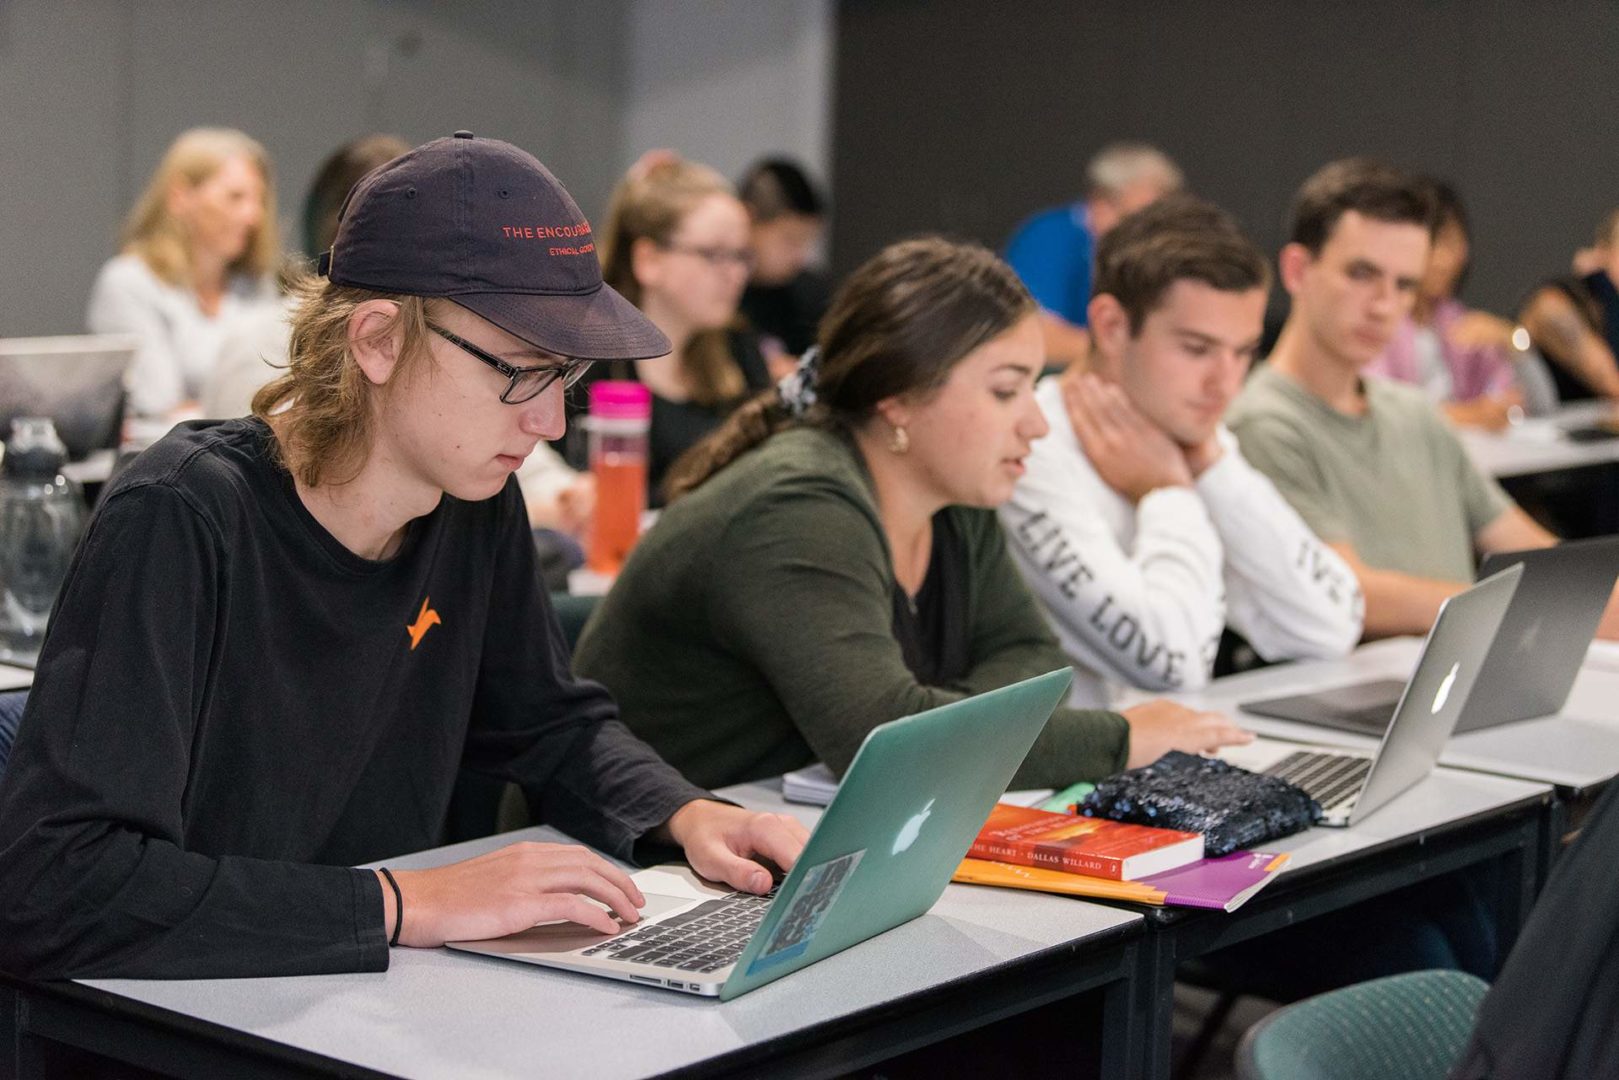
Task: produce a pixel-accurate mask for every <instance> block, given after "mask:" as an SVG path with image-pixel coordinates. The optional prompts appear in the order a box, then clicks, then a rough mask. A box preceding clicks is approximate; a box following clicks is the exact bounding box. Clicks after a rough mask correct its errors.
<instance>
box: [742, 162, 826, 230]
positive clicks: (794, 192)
mask: <svg viewBox="0 0 1619 1080" xmlns="http://www.w3.org/2000/svg"><path fill="white" fill-rule="evenodd" d="M736 193H737V197H738V198H740V199H741V200H742V202H743V205H745V206H746V207H747V208H748V212H749V213H750V214H752V215H753V220H755V221H770V220H772V219H773V218H778V217H781V216H782V215H783V214H802V215H803V216H805V217H820V216H821V215H822V214H823V213H825V211H826V200H825V199H823V198H822V197H821V193H820V192H819V191H818V190H816V187H815V184H814V183H813V182H811V180H810V178H809V174H808V173H806V172H805V171H804V170H803V169H802V168H800V167H799V166H798V164H797V163H796V162H793V161H788V160H787V159H786V158H766V159H765V160H763V161H758V162H755V163H754V165H753V167H752V168H750V169H749V170H748V171H747V172H746V173H744V174H743V176H742V182H741V183H739V184H737V186H736Z"/></svg>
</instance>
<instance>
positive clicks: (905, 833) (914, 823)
mask: <svg viewBox="0 0 1619 1080" xmlns="http://www.w3.org/2000/svg"><path fill="white" fill-rule="evenodd" d="M935 801H936V800H934V799H929V800H928V804H927V805H926V806H924V807H922V812H921V813H919V814H913V815H912V816H911V819H910V820H909V821H907V822H906V823H905V826H904V828H902V829H900V831H899V835H898V836H896V837H894V850H893V852H892V854H894V855H898V854H899V853H900V852H902V851H904V850H905V849H906V848H908V847H910V846H911V845H912V844H914V843H916V838H917V836H918V835H919V834H920V833H921V832H922V823H923V822H924V821H926V820H927V819H928V815H930V814H932V813H933V804H934V802H935Z"/></svg>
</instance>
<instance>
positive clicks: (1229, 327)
mask: <svg viewBox="0 0 1619 1080" xmlns="http://www.w3.org/2000/svg"><path fill="white" fill-rule="evenodd" d="M1269 286H1270V270H1269V267H1268V266H1267V265H1266V262H1265V257H1264V255H1262V254H1261V253H1260V251H1259V249H1258V248H1256V247H1254V245H1253V242H1252V241H1250V240H1249V239H1248V238H1247V237H1246V236H1244V235H1243V234H1242V232H1241V230H1240V229H1239V228H1238V227H1237V224H1236V222H1235V221H1233V220H1232V219H1231V218H1230V216H1229V215H1227V214H1225V213H1224V212H1223V211H1221V210H1219V209H1218V208H1217V207H1214V206H1211V205H1210V204H1208V203H1206V202H1203V201H1201V200H1198V199H1194V198H1192V197H1190V196H1186V195H1169V196H1166V197H1165V198H1163V199H1161V200H1159V201H1158V202H1155V203H1153V204H1152V205H1151V206H1148V207H1147V208H1145V209H1143V210H1138V211H1136V212H1135V213H1134V214H1131V215H1130V216H1128V217H1126V218H1125V219H1124V220H1123V221H1122V222H1120V223H1119V225H1118V226H1117V227H1116V228H1114V229H1113V230H1112V231H1111V232H1109V233H1108V234H1107V236H1105V237H1103V238H1102V242H1101V244H1100V245H1099V247H1098V248H1097V257H1096V295H1095V296H1094V297H1093V298H1092V299H1091V302H1090V320H1089V322H1090V327H1091V352H1090V357H1089V359H1088V360H1087V362H1086V363H1085V364H1084V365H1082V366H1074V367H1070V368H1069V369H1068V370H1067V371H1065V372H1063V374H1062V375H1061V376H1060V377H1056V378H1050V379H1046V380H1045V381H1043V382H1042V383H1041V384H1040V387H1039V389H1038V391H1037V395H1038V397H1039V398H1040V403H1041V407H1042V409H1043V410H1044V412H1045V415H1046V419H1047V420H1048V421H1049V422H1050V425H1051V434H1050V435H1048V436H1047V437H1046V438H1044V439H1041V440H1039V441H1037V442H1036V443H1035V444H1034V449H1033V451H1032V452H1031V453H1030V455H1029V459H1028V462H1027V465H1028V472H1027V473H1026V474H1025V475H1024V476H1023V478H1022V479H1021V480H1019V481H1018V485H1017V489H1016V490H1015V491H1014V493H1013V495H1012V499H1011V501H1010V502H1008V503H1007V504H1006V505H1004V506H1003V507H1002V508H1001V520H1002V521H1003V522H1004V523H1005V525H1006V532H1007V538H1008V545H1009V547H1010V548H1011V550H1012V553H1013V556H1014V557H1015V558H1016V560H1017V562H1018V566H1019V568H1020V569H1021V570H1022V571H1023V576H1024V579H1025V580H1026V581H1027V582H1028V583H1029V586H1030V588H1031V589H1033V591H1034V592H1035V594H1036V595H1037V596H1038V597H1039V598H1040V601H1041V604H1042V605H1043V606H1044V607H1045V609H1046V613H1047V615H1048V617H1049V618H1050V620H1051V623H1052V626H1053V628H1054V629H1055V630H1056V631H1057V635H1058V638H1059V639H1060V640H1061V641H1062V644H1063V649H1064V651H1065V652H1067V653H1068V655H1069V657H1070V658H1071V659H1072V661H1073V663H1074V667H1075V680H1074V688H1075V689H1074V698H1075V701H1074V703H1075V704H1080V703H1083V704H1086V705H1093V706H1105V705H1109V704H1112V703H1113V701H1114V700H1115V699H1116V697H1117V696H1118V692H1119V690H1120V689H1121V687H1123V686H1135V687H1141V688H1144V689H1150V690H1194V689H1197V688H1199V687H1201V686H1203V685H1205V684H1206V683H1207V682H1208V679H1209V677H1210V675H1211V673H1212V670H1213V666H1214V658H1215V653H1216V651H1217V649H1218V647H1219V644H1220V635H1221V632H1222V630H1223V629H1224V628H1225V626H1226V623H1227V622H1228V621H1229V622H1230V624H1231V626H1232V627H1233V628H1234V629H1235V630H1237V631H1238V632H1240V633H1241V634H1243V636H1244V637H1246V638H1247V639H1248V642H1249V643H1250V644H1251V645H1252V646H1253V647H1254V649H1255V651H1256V652H1258V653H1259V655H1261V656H1262V657H1264V658H1266V659H1269V660H1278V659H1292V658H1297V657H1326V656H1342V655H1343V654H1345V653H1347V652H1348V651H1349V650H1350V649H1352V648H1354V646H1355V643H1356V642H1357V641H1358V640H1359V639H1360V589H1359V586H1358V585H1357V584H1356V582H1355V577H1354V575H1353V574H1352V573H1351V572H1350V570H1349V568H1348V567H1347V566H1346V565H1345V564H1344V562H1343V560H1342V559H1340V558H1339V557H1338V556H1337V555H1336V554H1335V553H1333V552H1332V551H1331V550H1330V549H1329V548H1327V547H1326V546H1325V545H1324V544H1322V543H1321V542H1320V541H1319V540H1317V539H1316V537H1315V535H1314V534H1313V533H1311V532H1310V529H1309V527H1308V526H1307V525H1305V524H1304V522H1303V521H1301V520H1300V519H1299V515H1298V514H1297V513H1296V512H1295V511H1294V510H1293V508H1292V507H1290V506H1289V505H1288V504H1287V501H1286V500H1285V499H1283V498H1282V496H1281V495H1280V494H1278V493H1277V491H1276V488H1275V487H1274V486H1273V485H1272V484H1271V482H1270V481H1269V480H1267V479H1265V477H1264V476H1263V475H1262V474H1261V473H1259V472H1258V471H1257V470H1255V469H1254V468H1253V466H1251V465H1249V464H1248V462H1247V461H1245V460H1243V457H1242V454H1241V453H1240V452H1239V451H1238V450H1237V447H1236V440H1235V439H1234V438H1233V437H1232V436H1231V433H1230V432H1229V431H1226V430H1225V429H1224V428H1223V427H1222V425H1221V423H1220V421H1221V418H1222V417H1223V416H1224V414H1225V411H1226V407H1227V406H1228V405H1230V404H1231V399H1232V398H1233V397H1234V396H1235V395H1236V393H1237V391H1238V389H1240V388H1241V386H1242V380H1243V376H1245V375H1246V374H1247V372H1248V365H1249V363H1250V362H1251V360H1252V358H1253V354H1254V350H1255V349H1256V348H1257V347H1258V344H1259V338H1260V333H1261V330H1262V322H1263V320H1264V314H1265V299H1266V294H1267V292H1268V291H1269Z"/></svg>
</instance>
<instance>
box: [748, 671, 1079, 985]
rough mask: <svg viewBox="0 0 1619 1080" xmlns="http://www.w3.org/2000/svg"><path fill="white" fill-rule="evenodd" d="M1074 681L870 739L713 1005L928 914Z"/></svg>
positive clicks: (1014, 689)
mask: <svg viewBox="0 0 1619 1080" xmlns="http://www.w3.org/2000/svg"><path fill="white" fill-rule="evenodd" d="M1072 680H1073V673H1072V672H1070V671H1069V670H1067V669H1066V668H1065V669H1063V670H1062V671H1053V672H1051V673H1050V674H1048V675H1040V676H1037V677H1036V678H1033V679H1026V680H1024V681H1023V682H1020V683H1014V684H1013V685H1011V686H1007V687H1003V688H1001V689H999V690H991V691H990V692H988V693H985V694H979V695H978V696H976V697H971V698H966V699H964V700H962V701H956V702H952V703H951V704H949V705H943V706H940V707H939V708H937V709H930V710H928V711H927V712H923V713H917V714H916V715H915V716H907V717H904V718H903V719H900V720H895V721H893V722H892V723H888V724H883V725H882V726H880V727H878V728H876V729H874V730H873V731H872V732H871V734H869V735H867V736H866V741H865V742H864V743H862V744H861V746H860V752H859V753H857V754H856V755H855V759H854V761H853V762H852V763H851V764H850V765H849V770H848V772H847V773H846V774H845V775H844V778H843V783H842V784H840V785H839V787H838V793H837V795H836V797H834V798H833V800H832V802H831V804H830V805H829V806H828V807H827V808H826V811H825V812H824V813H823V814H822V815H821V820H820V822H819V823H818V824H817V825H816V826H815V831H814V832H813V833H811V834H810V838H809V842H808V843H807V844H806V845H805V846H804V853H803V855H801V856H800V857H799V860H798V863H797V864H796V865H795V866H794V867H793V870H792V872H791V873H789V874H788V875H787V879H786V880H785V881H783V882H782V884H781V888H780V890H779V892H778V893H777V896H776V900H775V902H774V903H772V904H771V906H770V910H769V911H768V912H767V913H766V914H765V918H764V921H763V922H762V923H761V924H760V926H759V929H758V931H757V932H756V933H755V934H754V935H753V940H752V941H751V942H750V943H749V944H748V947H747V949H746V950H745V951H744V952H743V953H742V956H741V957H740V958H739V959H738V960H737V963H736V967H735V968H734V969H733V971H732V973H731V977H730V978H729V979H727V980H726V981H725V986H724V987H723V988H722V989H721V991H720V997H721V999H722V1000H727V1001H728V1000H730V999H731V998H734V997H736V996H737V995H738V994H744V993H746V992H748V991H749V990H752V989H754V988H755V987H758V986H763V985H764V984H765V983H767V982H771V981H773V980H775V979H779V978H781V977H782V976H783V975H786V974H787V973H789V972H792V971H797V970H798V969H799V968H801V967H804V966H806V965H808V964H813V963H815V961H817V960H821V959H824V958H825V957H828V956H831V955H832V954H833V953H836V952H841V951H842V950H844V949H847V948H848V947H849V946H851V945H854V944H857V943H859V942H861V941H864V940H866V939H867V938H869V937H873V936H875V935H877V934H880V933H882V932H883V931H884V930H889V929H892V928H893V927H895V926H898V925H899V924H900V923H903V922H906V921H907V920H910V919H914V918H916V916H918V915H920V914H922V913H923V912H925V911H927V909H928V908H930V907H932V906H933V903H934V901H936V900H938V899H939V894H940V893H942V892H944V887H945V885H947V884H949V882H950V875H951V874H952V873H954V872H955V869H956V867H957V865H959V864H960V862H961V860H962V858H963V857H965V856H966V854H967V849H968V848H969V847H970V846H971V845H972V841H973V837H975V836H976V835H977V834H978V830H979V829H980V828H982V827H983V824H984V821H985V820H986V819H987V818H988V817H989V811H990V808H991V807H992V806H994V805H995V802H996V800H997V799H999V798H1000V797H1001V795H1002V794H1004V793H1005V791H1006V787H1007V785H1008V784H1010V783H1011V782H1012V774H1013V773H1015V772H1016V771H1017V767H1018V765H1019V764H1020V763H1021V762H1022V761H1023V759H1024V758H1025V757H1026V756H1027V755H1028V753H1029V748H1030V747H1031V746H1033V745H1034V740H1035V738H1036V737H1037V736H1038V735H1039V734H1040V730H1041V729H1042V728H1043V727H1045V724H1046V721H1047V720H1048V719H1049V718H1050V717H1051V712H1052V710H1053V709H1055V708H1056V707H1057V703H1058V702H1060V701H1061V700H1062V699H1063V696H1064V695H1065V694H1066V693H1067V692H1068V686H1069V683H1070V682H1071V681H1072Z"/></svg>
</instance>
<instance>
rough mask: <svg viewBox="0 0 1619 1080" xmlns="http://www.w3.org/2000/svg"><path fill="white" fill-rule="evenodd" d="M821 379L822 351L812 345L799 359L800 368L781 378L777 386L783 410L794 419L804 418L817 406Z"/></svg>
mask: <svg viewBox="0 0 1619 1080" xmlns="http://www.w3.org/2000/svg"><path fill="white" fill-rule="evenodd" d="M820 377H821V349H820V346H818V345H811V346H810V347H809V348H807V349H805V350H804V355H803V356H801V357H799V360H798V366H797V367H796V368H794V369H793V370H791V371H789V372H788V373H787V374H785V375H783V376H782V377H781V381H780V382H778V383H777V384H776V393H777V394H778V395H779V396H780V397H781V404H782V408H784V409H786V410H787V412H788V415H790V416H793V417H794V418H797V417H801V416H803V415H804V414H805V413H806V412H808V411H809V410H810V407H811V406H812V405H814V404H815V402H816V401H817V400H818V397H817V395H816V393H815V384H816V383H817V382H818V381H820Z"/></svg>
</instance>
